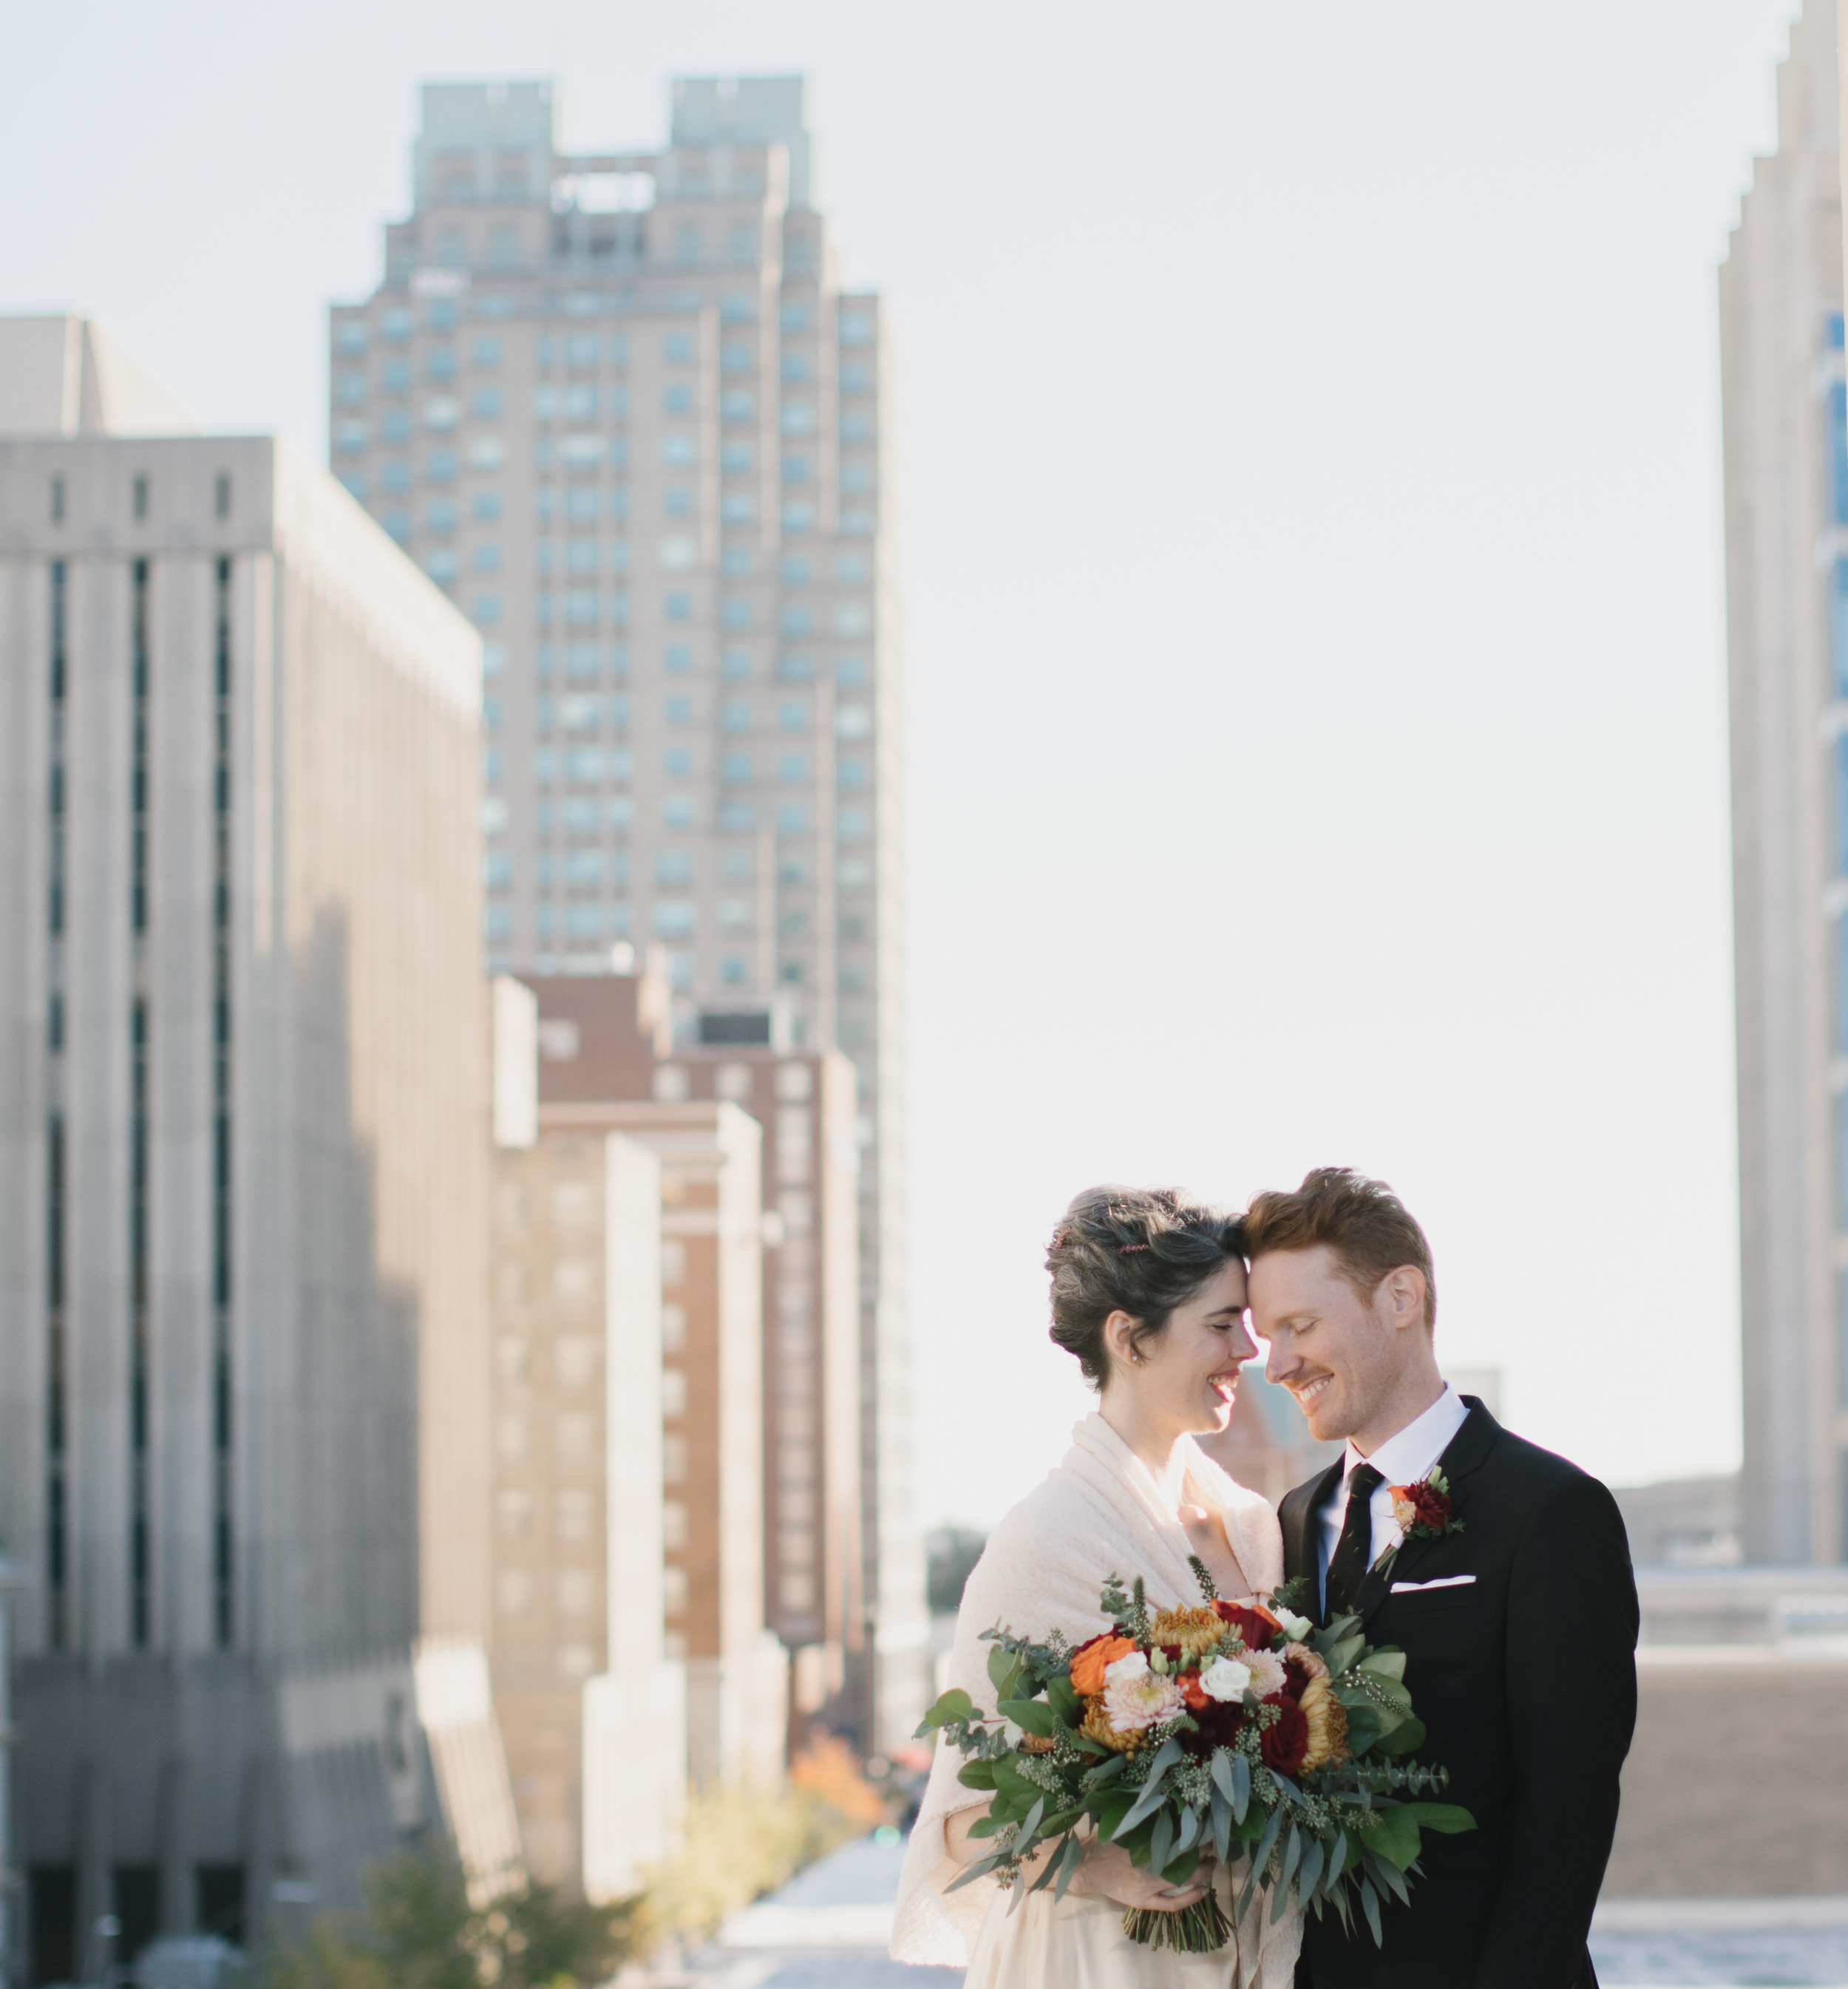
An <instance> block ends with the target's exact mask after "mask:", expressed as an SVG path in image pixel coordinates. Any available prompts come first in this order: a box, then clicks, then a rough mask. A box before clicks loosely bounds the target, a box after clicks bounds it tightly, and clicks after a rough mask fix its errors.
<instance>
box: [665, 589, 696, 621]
mask: <svg viewBox="0 0 1848 1989" xmlns="http://www.w3.org/2000/svg"><path fill="white" fill-rule="evenodd" d="M661 607H662V612H663V614H664V615H666V618H667V619H668V620H669V621H670V622H690V621H691V620H692V619H693V596H692V595H690V594H683V593H680V591H677V590H676V591H674V592H673V593H671V594H670V595H667V596H666V598H665V599H664V600H663V602H662V604H661Z"/></svg>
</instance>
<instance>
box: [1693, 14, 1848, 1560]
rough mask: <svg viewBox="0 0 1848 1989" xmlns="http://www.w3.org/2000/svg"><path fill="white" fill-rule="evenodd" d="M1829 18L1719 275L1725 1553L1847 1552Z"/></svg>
mask: <svg viewBox="0 0 1848 1989" xmlns="http://www.w3.org/2000/svg"><path fill="white" fill-rule="evenodd" d="M1837 127H1838V107H1837V88H1836V18H1835V8H1834V6H1833V5H1832V4H1829V0H1807V4H1806V5H1805V7H1804V8H1803V12H1802V16H1801V18H1800V19H1799V20H1798V21H1797V22H1795V25H1793V27H1792V30H1791V39H1790V53H1789V58H1788V59H1787V60H1786V61H1785V63H1784V64H1783V66H1782V69H1780V70H1779V72H1778V148H1777V151H1775V153H1774V154H1772V156H1770V157H1769V158H1762V159H1759V160H1758V161H1755V164H1754V166H1753V169H1752V179H1751V190H1750V191H1749V192H1748V194H1747V195H1745V202H1744V206H1743V209H1742V212H1741V217H1740V221H1739V225H1738V228H1737V229H1736V230H1735V231H1734V234H1733V237H1732V241H1731V249H1730V251H1729V252H1728V257H1727V259H1726V262H1725V264H1724V267H1723V269H1721V278H1720V330H1721V378H1722V386H1723V395H1724V451H1725V480H1726V577H1727V648H1728V657H1729V664H1730V676H1731V736H1732V801H1733V899H1734V925H1735V947H1736V960H1735V974H1736V982H1737V996H1738V1086H1739V1093H1738V1095H1739V1186H1740V1213H1741V1225H1740V1226H1741V1238H1740V1241H1741V1272H1742V1276H1741V1297H1742V1301H1743V1313H1744V1332H1745V1342H1744V1346H1745V1376H1744V1379H1745V1475H1744V1479H1743V1484H1742V1515H1741V1517H1742V1522H1743V1534H1744V1547H1745V1553H1746V1555H1747V1557H1748V1558H1749V1559H1751V1560H1775V1561H1786V1562H1806V1561H1812V1562H1827V1561H1838V1560H1842V1559H1843V1558H1844V1557H1845V1555H1848V1515H1845V1512H1844V1503H1845V1496H1848V1478H1845V1476H1844V1459H1845V1457H1848V386H1845V384H1844V377H1843V324H1842V205H1841V202H1842V195H1841V180H1840V150H1839V144H1838V137H1837Z"/></svg>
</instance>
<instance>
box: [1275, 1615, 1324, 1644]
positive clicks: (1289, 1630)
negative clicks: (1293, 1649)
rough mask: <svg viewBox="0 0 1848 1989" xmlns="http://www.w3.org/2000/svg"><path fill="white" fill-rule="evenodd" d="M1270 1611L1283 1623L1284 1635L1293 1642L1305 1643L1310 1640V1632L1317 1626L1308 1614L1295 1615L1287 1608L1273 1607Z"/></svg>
mask: <svg viewBox="0 0 1848 1989" xmlns="http://www.w3.org/2000/svg"><path fill="white" fill-rule="evenodd" d="M1270 1613H1271V1615H1273V1616H1274V1617H1275V1618H1277V1621H1279V1622H1280V1624H1282V1625H1283V1635H1285V1636H1286V1637H1287V1638H1289V1639H1290V1642H1291V1643H1293V1644H1303V1643H1307V1642H1308V1640H1309V1632H1311V1630H1313V1629H1314V1628H1315V1625H1314V1624H1313V1623H1311V1621H1310V1620H1309V1618H1307V1616H1293V1615H1290V1611H1288V1610H1287V1609H1273V1610H1272V1611H1271V1612H1270Z"/></svg>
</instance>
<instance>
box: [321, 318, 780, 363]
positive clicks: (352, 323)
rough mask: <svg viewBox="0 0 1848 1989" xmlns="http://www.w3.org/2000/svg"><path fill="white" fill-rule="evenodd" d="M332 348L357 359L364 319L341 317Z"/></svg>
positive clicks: (362, 343) (363, 335)
mask: <svg viewBox="0 0 1848 1989" xmlns="http://www.w3.org/2000/svg"><path fill="white" fill-rule="evenodd" d="M365 349H366V321H365V319H364V318H363V317H348V318H342V319H341V321H340V322H339V323H338V324H337V325H335V326H334V351H336V352H337V353H338V354H340V355H341V357H342V358H343V359H357V358H358V357H359V355H360V354H361V353H362V352H364V351H365ZM747 349H748V348H747Z"/></svg>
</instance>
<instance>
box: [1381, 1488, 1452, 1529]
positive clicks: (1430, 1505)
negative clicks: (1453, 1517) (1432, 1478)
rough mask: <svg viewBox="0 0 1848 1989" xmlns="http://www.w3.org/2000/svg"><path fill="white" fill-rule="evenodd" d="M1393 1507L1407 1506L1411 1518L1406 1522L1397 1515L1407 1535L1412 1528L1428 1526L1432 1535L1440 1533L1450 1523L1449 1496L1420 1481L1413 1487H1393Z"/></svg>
mask: <svg viewBox="0 0 1848 1989" xmlns="http://www.w3.org/2000/svg"><path fill="white" fill-rule="evenodd" d="M1392 1503H1393V1504H1394V1506H1395V1507H1396V1506H1410V1508H1411V1509H1412V1517H1411V1519H1410V1520H1409V1522H1408V1521H1407V1520H1405V1518H1404V1517H1403V1516H1402V1515H1397V1516H1398V1517H1399V1523H1400V1525H1401V1526H1404V1528H1405V1531H1406V1532H1407V1533H1409V1532H1410V1531H1411V1530H1412V1527H1413V1526H1429V1528H1430V1529H1431V1530H1432V1531H1433V1533H1442V1532H1443V1530H1444V1528H1445V1527H1446V1526H1448V1525H1449V1524H1450V1510H1451V1508H1450V1493H1447V1492H1440V1491H1439V1490H1438V1489H1437V1487H1436V1486H1435V1485H1430V1484H1427V1483H1426V1482H1425V1481H1424V1480H1423V1479H1419V1481H1418V1482H1417V1483H1416V1484H1415V1485H1395V1486H1393V1487H1392Z"/></svg>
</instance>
